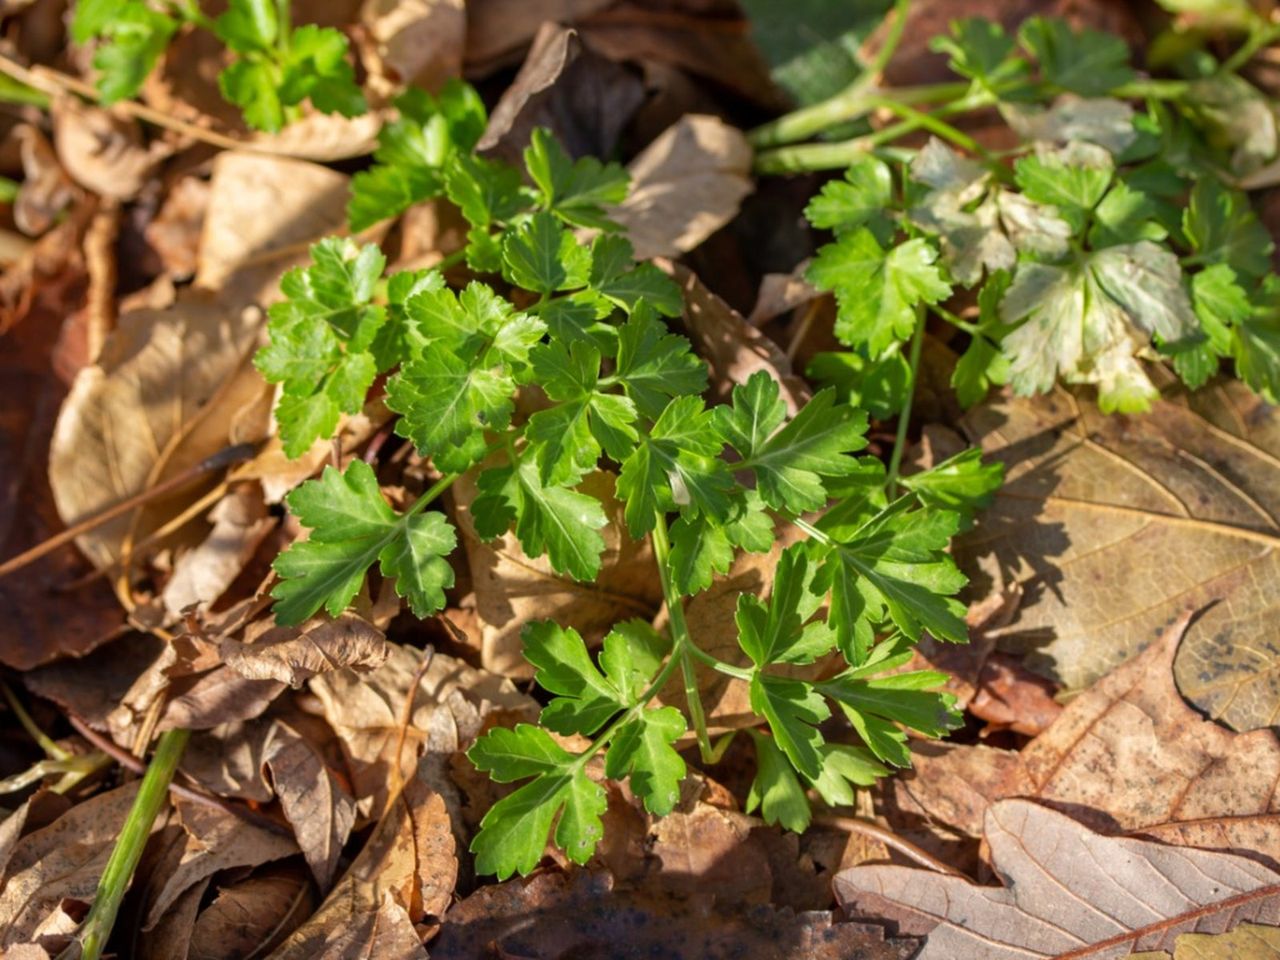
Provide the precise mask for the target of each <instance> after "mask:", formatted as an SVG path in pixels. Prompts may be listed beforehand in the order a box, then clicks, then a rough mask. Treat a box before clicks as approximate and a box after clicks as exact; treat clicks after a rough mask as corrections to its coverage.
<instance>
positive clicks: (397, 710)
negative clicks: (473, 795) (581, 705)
mask: <svg viewBox="0 0 1280 960" xmlns="http://www.w3.org/2000/svg"><path fill="white" fill-rule="evenodd" d="M422 655H423V654H422V651H421V650H417V649H414V648H412V647H402V646H397V645H392V648H391V653H390V655H389V656H388V657H387V661H386V662H385V663H384V664H383V665H382V666H381V667H379V668H378V669H377V670H375V671H373V672H372V673H368V674H357V673H355V672H354V671H352V670H339V671H335V672H333V673H326V674H322V675H320V676H317V677H313V678H312V679H311V680H310V681H309V685H310V688H311V692H312V693H314V694H315V695H316V696H317V697H318V698H319V699H320V702H321V704H322V706H323V709H324V716H325V719H326V720H327V721H328V722H329V725H330V726H331V727H333V729H334V732H335V733H337V735H338V740H339V743H340V745H341V747H342V752H343V755H344V756H345V758H346V761H347V768H348V771H349V772H350V775H351V779H352V784H351V785H352V789H353V790H354V792H355V796H356V800H357V801H358V802H359V804H360V810H361V812H362V813H363V814H365V815H366V816H377V814H378V813H379V812H380V811H381V810H382V809H383V808H384V807H385V806H386V803H387V798H388V795H389V791H390V781H391V777H392V768H393V765H394V763H395V758H396V752H397V748H398V741H399V735H400V726H401V723H400V720H401V717H402V716H403V715H404V707H405V701H406V699H407V697H408V695H409V692H410V689H411V685H412V683H413V679H414V676H415V675H416V673H417V670H418V667H419V664H420V663H421V658H422ZM496 708H502V709H508V710H514V711H524V712H530V711H532V710H534V709H536V708H535V707H534V704H533V701H532V700H531V699H530V698H528V697H526V696H525V695H524V694H521V693H519V692H517V691H516V688H515V686H514V685H513V684H512V683H511V681H510V680H506V679H504V678H502V677H498V676H495V675H494V674H491V673H488V672H486V671H483V670H476V669H473V668H472V667H468V666H467V665H466V664H465V663H463V662H462V661H460V660H455V659H453V658H452V657H449V656H446V655H444V654H440V653H437V654H435V655H434V656H433V657H432V658H431V665H430V666H429V667H428V669H427V671H426V673H425V675H424V676H423V677H422V679H421V681H420V682H419V684H418V686H417V688H416V689H414V690H413V706H412V709H411V710H410V713H409V717H410V723H409V729H408V732H407V734H406V737H405V747H404V750H403V752H402V753H401V754H400V756H399V760H400V763H401V771H402V775H403V776H404V777H409V776H410V775H411V774H412V773H413V771H414V770H415V769H416V770H417V771H418V777H419V778H420V779H422V780H423V782H425V783H426V784H427V785H429V786H430V787H431V788H432V789H433V790H435V791H436V792H437V793H440V794H441V795H442V796H443V797H444V798H445V801H446V803H447V804H448V806H449V808H450V810H451V811H452V810H456V809H457V805H458V803H459V802H460V801H459V799H458V793H457V788H456V787H454V786H453V784H452V782H451V781H450V780H449V777H448V772H447V764H448V759H449V756H450V755H451V754H452V753H453V752H454V751H456V750H459V749H465V747H466V746H467V745H469V743H470V741H471V739H472V738H473V737H475V736H476V734H477V733H478V732H479V730H480V727H481V724H482V722H483V719H484V717H485V716H486V715H487V714H488V713H490V712H491V711H492V710H494V709H496ZM530 716H532V714H531V713H530ZM420 753H421V754H423V762H422V764H421V765H419V762H418V755H419V754H420Z"/></svg>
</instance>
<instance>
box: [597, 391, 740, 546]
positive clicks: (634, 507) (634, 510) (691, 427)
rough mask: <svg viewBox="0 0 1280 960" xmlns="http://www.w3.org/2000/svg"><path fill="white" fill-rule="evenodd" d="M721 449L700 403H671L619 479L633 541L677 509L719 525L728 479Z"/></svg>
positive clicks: (694, 400) (694, 399)
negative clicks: (716, 522)
mask: <svg viewBox="0 0 1280 960" xmlns="http://www.w3.org/2000/svg"><path fill="white" fill-rule="evenodd" d="M723 449H724V440H722V439H721V437H720V435H719V433H718V432H717V431H716V428H715V425H714V418H713V416H712V413H711V411H710V410H707V409H705V408H704V406H703V403H702V398H701V397H697V396H690V397H676V398H675V399H674V400H672V401H671V402H670V403H669V404H667V408H666V409H665V410H663V411H662V415H661V416H659V417H658V419H657V421H656V422H655V423H654V425H653V428H652V429H651V430H650V431H649V434H648V436H644V435H642V436H641V437H640V439H639V442H638V443H637V444H636V448H635V450H634V451H632V453H631V455H630V456H628V457H627V459H626V460H625V461H623V463H622V471H621V473H619V474H618V494H619V495H620V496H621V497H622V498H623V499H624V500H625V501H626V506H625V508H624V515H625V517H626V521H627V527H628V529H630V531H631V536H632V538H634V539H636V540H639V539H640V538H641V537H643V536H644V535H645V534H646V533H648V532H649V531H650V530H652V529H653V527H654V524H655V523H657V521H658V517H659V515H660V514H665V513H667V512H669V511H672V510H676V509H679V510H681V511H682V512H683V511H685V510H687V511H688V512H689V515H691V516H696V515H698V514H699V513H705V514H707V515H709V516H711V517H713V518H716V519H724V518H725V517H726V516H727V514H728V512H729V509H730V501H729V491H730V489H732V487H733V477H732V476H731V475H730V474H729V471H728V469H727V468H726V466H725V464H724V461H722V460H721V459H720V458H719V457H720V452H721V450H723Z"/></svg>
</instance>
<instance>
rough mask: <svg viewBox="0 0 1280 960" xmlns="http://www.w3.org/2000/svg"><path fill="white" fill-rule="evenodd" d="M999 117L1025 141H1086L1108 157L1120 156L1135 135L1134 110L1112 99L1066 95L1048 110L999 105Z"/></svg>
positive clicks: (1136, 136) (1133, 139)
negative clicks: (1103, 149) (1099, 148)
mask: <svg viewBox="0 0 1280 960" xmlns="http://www.w3.org/2000/svg"><path fill="white" fill-rule="evenodd" d="M1000 112H1001V115H1002V116H1003V117H1004V118H1005V120H1006V121H1007V122H1008V124H1009V126H1011V127H1013V129H1014V130H1016V131H1017V133H1018V135H1019V136H1021V137H1022V138H1023V139H1024V140H1036V141H1045V142H1048V143H1072V142H1074V141H1078V140H1086V141H1088V142H1089V143H1095V144H1097V145H1098V146H1100V147H1105V148H1106V149H1107V150H1109V151H1110V152H1111V153H1123V152H1124V151H1125V150H1127V149H1128V148H1129V147H1130V146H1132V145H1133V142H1134V141H1135V140H1137V138H1138V134H1137V132H1136V131H1135V130H1134V128H1133V117H1134V113H1133V107H1131V106H1129V104H1127V103H1125V102H1124V101H1123V100H1115V99H1112V98H1111V97H1098V98H1092V99H1086V98H1082V97H1075V96H1071V95H1065V96H1062V97H1059V98H1058V100H1057V101H1056V102H1055V103H1054V104H1053V106H1052V107H1050V108H1049V109H1047V110H1042V109H1038V108H1035V107H1027V106H1022V105H1019V104H1001V108H1000Z"/></svg>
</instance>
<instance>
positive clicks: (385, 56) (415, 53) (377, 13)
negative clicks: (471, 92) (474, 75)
mask: <svg viewBox="0 0 1280 960" xmlns="http://www.w3.org/2000/svg"><path fill="white" fill-rule="evenodd" d="M360 22H361V24H362V25H363V26H364V28H365V30H366V31H368V34H369V41H370V45H371V47H372V49H371V50H370V54H371V55H370V56H369V57H367V58H366V59H368V60H369V61H370V63H369V79H368V81H367V83H368V85H369V87H370V89H372V90H376V91H377V92H378V93H379V94H380V95H382V96H389V95H391V94H393V93H395V92H396V91H397V90H400V89H403V88H404V87H406V86H414V87H425V88H427V89H428V90H435V89H437V88H439V87H440V85H441V84H443V83H444V82H445V81H446V80H449V79H450V78H452V77H457V76H459V75H461V73H462V50H463V44H464V43H465V41H466V32H467V16H466V11H465V10H464V9H463V0H365V2H364V5H363V6H362V7H361V8H360Z"/></svg>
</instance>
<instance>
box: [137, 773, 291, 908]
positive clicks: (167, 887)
mask: <svg viewBox="0 0 1280 960" xmlns="http://www.w3.org/2000/svg"><path fill="white" fill-rule="evenodd" d="M173 802H174V808H175V809H176V810H177V812H178V818H179V821H180V822H181V824H182V830H183V832H182V834H181V836H180V837H178V838H177V840H176V842H175V843H174V844H173V845H172V846H171V847H170V848H168V849H167V850H166V851H165V852H164V854H162V856H161V858H160V861H159V864H158V866H157V868H156V870H155V871H154V875H153V877H152V880H151V884H150V886H151V887H152V890H151V891H150V892H149V896H148V897H147V905H146V911H145V918H144V920H143V927H144V928H150V927H154V926H155V925H156V924H157V923H158V922H159V921H160V918H161V917H162V916H163V915H164V913H165V912H166V911H167V910H168V909H169V908H170V907H171V906H172V905H173V903H174V901H176V900H177V899H178V897H179V896H181V895H182V894H183V893H185V892H186V891H187V890H189V889H190V888H191V887H192V886H194V885H196V884H198V883H203V882H204V881H205V880H208V879H209V878H210V877H212V876H213V875H214V874H216V873H218V872H219V871H221V870H229V869H232V868H235V867H256V866H258V865H259V864H263V863H269V862H270V861H272V860H282V859H284V858H285V857H290V856H293V855H295V854H296V853H297V852H298V846H297V844H295V843H294V842H293V839H292V838H291V837H289V836H288V835H287V834H286V833H284V832H282V831H279V830H273V829H267V827H266V826H260V825H258V824H256V823H251V822H250V821H249V820H247V819H245V818H244V817H241V816H237V815H236V814H234V813H231V812H230V811H229V810H224V809H223V808H221V807H217V806H214V805H212V804H209V803H197V802H195V801H193V800H187V799H185V798H182V797H175V798H174V801H173Z"/></svg>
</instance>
